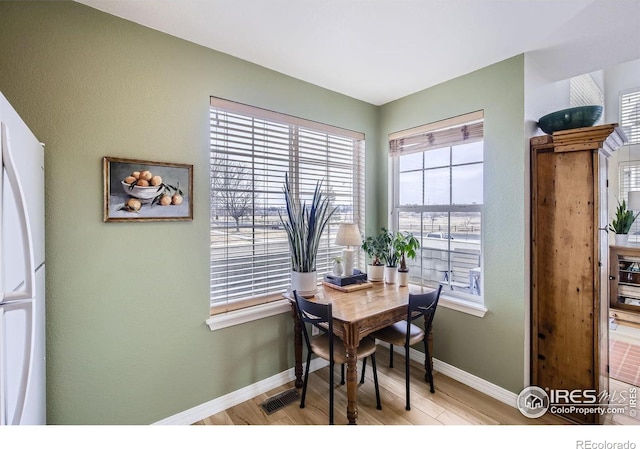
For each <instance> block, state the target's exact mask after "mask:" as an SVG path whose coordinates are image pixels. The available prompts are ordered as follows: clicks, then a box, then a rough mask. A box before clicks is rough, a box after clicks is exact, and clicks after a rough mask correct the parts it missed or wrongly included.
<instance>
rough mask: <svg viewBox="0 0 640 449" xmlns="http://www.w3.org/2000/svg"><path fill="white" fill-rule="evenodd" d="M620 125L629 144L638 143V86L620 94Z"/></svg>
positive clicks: (639, 89) (639, 133)
mask: <svg viewBox="0 0 640 449" xmlns="http://www.w3.org/2000/svg"><path fill="white" fill-rule="evenodd" d="M620 126H621V127H622V129H623V130H624V132H625V134H626V135H627V138H628V139H629V142H628V143H629V144H636V143H640V88H636V89H633V90H630V91H626V92H623V93H622V94H620Z"/></svg>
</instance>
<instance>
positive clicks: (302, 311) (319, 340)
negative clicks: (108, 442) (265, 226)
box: [293, 290, 382, 424]
mask: <svg viewBox="0 0 640 449" xmlns="http://www.w3.org/2000/svg"><path fill="white" fill-rule="evenodd" d="M293 297H294V298H295V301H296V305H297V309H298V317H299V318H300V321H301V322H302V334H303V336H304V341H305V343H306V345H307V365H306V367H305V372H304V383H303V386H302V398H301V400H300V408H304V401H305V398H306V394H307V382H308V380H309V366H310V364H311V353H314V354H316V355H317V356H318V357H321V358H323V359H325V360H328V361H329V424H333V385H334V380H333V379H334V377H333V371H334V366H335V364H336V363H340V364H342V368H343V369H344V364H345V363H346V362H347V351H346V348H345V346H344V343H343V342H342V340H341V339H340V338H334V335H333V319H332V316H333V315H332V310H331V304H318V303H315V302H311V301H308V300H306V299H305V298H303V297H302V296H300V295H298V292H297V291H295V290H294V292H293ZM305 323H309V324H311V325H312V326H315V327H317V328H318V329H319V330H320V335H317V336H315V337H311V338H310V337H309V331H308V330H307V326H306V325H305ZM368 356H371V365H372V366H373V381H374V384H375V390H376V408H377V409H378V410H382V405H381V404H380V389H379V388H378V371H377V369H376V343H375V341H374V340H373V339H371V338H368V337H366V338H363V339H362V340H361V341H360V344H359V345H358V358H362V359H363V360H364V359H366V357H368ZM342 377H343V378H342V383H344V371H343V376H342Z"/></svg>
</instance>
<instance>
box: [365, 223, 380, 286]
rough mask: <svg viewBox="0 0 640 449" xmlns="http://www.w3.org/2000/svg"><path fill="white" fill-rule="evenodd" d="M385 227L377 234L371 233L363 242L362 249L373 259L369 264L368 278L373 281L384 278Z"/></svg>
mask: <svg viewBox="0 0 640 449" xmlns="http://www.w3.org/2000/svg"><path fill="white" fill-rule="evenodd" d="M383 229H384V228H383ZM383 229H381V230H380V232H379V233H378V234H377V235H375V236H372V235H370V236H368V237H367V238H365V239H364V240H363V242H362V250H363V251H364V252H365V253H366V254H367V256H369V258H370V259H371V263H370V264H368V265H367V279H368V280H370V281H372V282H380V281H383V280H384V259H383V254H384V251H385V249H386V243H385V237H386V232H383Z"/></svg>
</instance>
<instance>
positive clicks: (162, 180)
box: [103, 156, 193, 222]
mask: <svg viewBox="0 0 640 449" xmlns="http://www.w3.org/2000/svg"><path fill="white" fill-rule="evenodd" d="M103 177H104V216H103V220H104V221H105V222H123V221H184V220H193V165H189V164H176V163H171V162H155V161H144V160H139V159H125V158H118V157H108V156H105V157H104V158H103Z"/></svg>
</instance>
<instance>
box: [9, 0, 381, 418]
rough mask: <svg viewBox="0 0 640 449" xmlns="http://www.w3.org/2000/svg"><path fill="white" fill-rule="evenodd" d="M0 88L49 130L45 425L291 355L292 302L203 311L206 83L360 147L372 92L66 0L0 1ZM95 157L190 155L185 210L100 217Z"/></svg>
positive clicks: (278, 363)
mask: <svg viewBox="0 0 640 449" xmlns="http://www.w3.org/2000/svg"><path fill="white" fill-rule="evenodd" d="M214 25H215V24H214ZM283 48H284V47H283ZM0 91H2V92H3V93H4V95H5V96H6V97H7V99H8V100H9V101H10V102H11V103H12V104H13V105H14V107H15V108H16V110H17V111H18V112H19V113H20V114H21V115H22V117H23V118H24V119H25V121H26V122H27V123H28V124H29V125H30V127H31V128H32V130H33V132H34V133H35V134H36V136H37V137H38V138H39V139H40V140H41V141H43V142H45V143H46V153H45V163H46V167H45V169H46V179H45V181H46V220H47V223H46V224H47V229H46V241H47V244H46V258H47V260H46V261H47V323H48V324H47V334H48V335H47V345H48V347H47V370H48V371H47V376H48V381H47V388H48V393H47V401H48V405H47V417H48V422H49V423H51V424H118V423H129V424H146V423H152V422H156V421H159V420H161V419H164V418H167V417H169V416H171V415H174V414H176V413H178V412H181V411H184V410H187V409H189V408H191V407H194V406H196V405H200V404H203V403H205V402H207V401H210V400H212V399H215V398H217V397H220V396H222V395H224V394H227V393H230V392H233V391H236V390H238V389H240V388H242V387H245V386H247V385H250V384H253V383H255V382H257V381H260V380H262V379H264V378H267V377H269V376H272V375H274V374H277V373H280V372H282V371H285V370H286V369H288V368H290V367H291V366H292V364H293V349H292V325H291V318H290V316H289V314H282V315H279V316H276V317H272V318H266V319H263V320H260V322H256V323H253V324H247V325H242V326H235V327H232V328H228V329H225V330H220V331H216V332H211V331H210V330H209V328H208V327H207V326H206V325H205V320H206V319H207V318H208V317H209V269H208V267H209V240H208V235H209V232H208V226H209V179H208V178H209V171H208V170H209V168H208V162H209V142H208V138H209V116H208V114H209V96H210V95H215V96H219V97H223V98H228V99H231V100H235V101H239V102H242V103H248V104H252V105H255V106H261V107H264V108H268V109H272V110H277V111H280V112H284V113H288V114H292V115H297V116H301V117H305V118H308V119H312V120H317V121H320V122H324V123H329V124H332V125H336V126H341V127H344V128H349V129H354V130H357V131H362V132H364V133H365V134H366V136H367V142H366V145H367V148H368V150H367V151H370V150H369V149H373V148H376V147H377V143H376V140H375V138H376V133H375V130H376V120H377V109H376V108H375V107H374V106H372V105H370V104H367V103H363V102H360V101H356V100H354V99H351V98H348V97H345V96H342V95H339V94H336V93H334V92H330V91H327V90H325V89H321V88H319V87H317V86H313V85H310V84H307V83H304V82H301V81H299V80H295V79H293V78H290V77H287V76H284V75H281V74H278V73H275V72H273V71H270V70H267V69H265V68H262V67H259V66H257V65H254V64H250V63H247V62H244V61H241V60H238V59H236V58H233V57H230V56H228V55H224V54H221V53H218V52H215V51H212V50H209V49H206V48H204V47H201V46H198V45H195V44H192V43H189V42H186V41H183V40H180V39H177V38H174V37H170V36H168V35H164V34H162V33H159V32H156V31H153V30H151V29H148V28H145V27H142V26H139V25H136V24H133V23H131V22H127V21H125V20H122V19H118V18H116V17H113V16H110V15H107V14H104V13H101V12H99V11H97V10H94V9H92V8H89V7H86V6H84V5H81V4H78V3H72V2H0ZM103 156H114V157H126V158H134V159H144V160H152V161H168V162H178V163H187V164H193V165H194V198H195V203H194V205H195V207H194V220H193V221H192V222H160V223H103V222H102V209H103V205H102V182H103V181H102V157H103ZM368 179H370V177H368ZM367 182H368V183H371V181H367ZM372 185H373V184H372ZM367 201H368V204H367V206H368V208H369V210H371V211H374V210H375V204H374V203H373V198H368V199H367ZM372 214H373V212H372ZM372 217H373V215H370V216H369V217H367V218H368V220H372V219H375V218H372Z"/></svg>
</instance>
